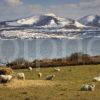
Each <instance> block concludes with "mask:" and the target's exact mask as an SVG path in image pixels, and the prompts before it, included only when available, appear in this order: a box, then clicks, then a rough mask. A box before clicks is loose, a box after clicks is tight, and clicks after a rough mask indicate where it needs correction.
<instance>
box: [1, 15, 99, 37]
mask: <svg viewBox="0 0 100 100" xmlns="http://www.w3.org/2000/svg"><path fill="white" fill-rule="evenodd" d="M94 20H95V22H99V17H96V16H89V17H88V18H87V17H84V18H82V19H80V20H79V21H80V22H81V23H83V24H81V23H80V22H79V21H77V20H73V19H69V18H63V17H58V16H56V15H54V14H45V15H40V16H32V17H28V18H23V19H17V20H11V21H3V22H0V38H4V39H5V38H6V39H14V38H21V39H25V38H28V39H30V38H68V39H77V38H88V37H89V38H90V37H95V36H97V37H100V29H99V28H95V27H90V26H86V25H89V24H88V22H89V23H90V22H93V25H94V26H95V24H94ZM96 25H97V24H96Z"/></svg>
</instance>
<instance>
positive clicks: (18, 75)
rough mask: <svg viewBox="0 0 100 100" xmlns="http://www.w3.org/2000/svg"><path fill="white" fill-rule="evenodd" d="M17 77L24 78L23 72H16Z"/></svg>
mask: <svg viewBox="0 0 100 100" xmlns="http://www.w3.org/2000/svg"><path fill="white" fill-rule="evenodd" d="M17 78H18V79H21V80H25V74H24V73H17Z"/></svg>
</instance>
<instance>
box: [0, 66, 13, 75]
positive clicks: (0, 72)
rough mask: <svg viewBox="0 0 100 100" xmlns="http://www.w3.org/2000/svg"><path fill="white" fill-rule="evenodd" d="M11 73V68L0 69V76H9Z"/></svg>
mask: <svg viewBox="0 0 100 100" xmlns="http://www.w3.org/2000/svg"><path fill="white" fill-rule="evenodd" d="M12 73H13V70H12V69H11V68H6V67H0V75H10V74H12Z"/></svg>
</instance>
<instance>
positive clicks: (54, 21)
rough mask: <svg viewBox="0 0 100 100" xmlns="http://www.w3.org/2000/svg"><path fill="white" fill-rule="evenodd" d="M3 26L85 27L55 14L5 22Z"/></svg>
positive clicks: (2, 23)
mask: <svg viewBox="0 0 100 100" xmlns="http://www.w3.org/2000/svg"><path fill="white" fill-rule="evenodd" d="M0 25H1V26H35V27H36V26H37V27H44V28H47V27H64V26H70V25H73V26H75V27H77V28H83V27H85V26H84V25H82V24H81V23H79V22H77V21H74V20H72V19H69V18H62V17H58V16H56V15H55V14H45V15H40V16H32V17H29V18H24V19H18V20H12V21H4V22H1V23H0Z"/></svg>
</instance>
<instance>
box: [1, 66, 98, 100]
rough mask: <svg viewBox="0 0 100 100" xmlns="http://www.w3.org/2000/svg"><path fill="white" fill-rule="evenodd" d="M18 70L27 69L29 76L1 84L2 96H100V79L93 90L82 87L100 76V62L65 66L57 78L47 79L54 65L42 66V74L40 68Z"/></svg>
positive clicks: (43, 99) (27, 99) (22, 99)
mask: <svg viewBox="0 0 100 100" xmlns="http://www.w3.org/2000/svg"><path fill="white" fill-rule="evenodd" d="M15 72H16V73H17V72H24V73H25V76H26V80H25V81H21V80H13V81H12V82H11V83H8V84H6V85H0V100H100V82H96V83H94V84H95V85H96V87H95V90H94V91H92V92H91V91H90V92H89V91H80V88H81V85H82V84H85V83H91V82H92V79H93V78H94V77H95V76H100V65H92V66H91V65H87V66H86V65H84V66H71V67H62V68H61V71H60V72H57V73H56V77H55V78H54V80H53V81H46V80H44V79H45V77H46V76H47V75H49V74H51V73H54V69H53V68H43V69H40V72H41V73H43V76H42V77H41V78H39V77H38V75H37V74H38V71H37V70H36V69H33V70H32V71H29V70H28V69H21V70H16V71H15Z"/></svg>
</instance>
